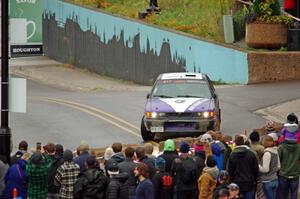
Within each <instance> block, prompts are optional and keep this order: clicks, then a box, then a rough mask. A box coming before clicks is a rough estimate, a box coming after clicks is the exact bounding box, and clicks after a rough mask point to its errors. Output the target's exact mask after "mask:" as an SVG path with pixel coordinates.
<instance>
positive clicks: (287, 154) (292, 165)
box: [278, 131, 300, 199]
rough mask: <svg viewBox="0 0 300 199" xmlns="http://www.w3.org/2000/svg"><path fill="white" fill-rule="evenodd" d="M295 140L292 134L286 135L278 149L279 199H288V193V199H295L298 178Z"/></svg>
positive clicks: (299, 152) (298, 154)
mask: <svg viewBox="0 0 300 199" xmlns="http://www.w3.org/2000/svg"><path fill="white" fill-rule="evenodd" d="M289 132H291V131H289ZM297 139H298V138H297V137H296V136H294V135H293V133H286V134H285V139H284V141H282V142H281V144H280V145H279V147H278V155H279V160H280V170H279V175H278V182H279V190H280V191H279V198H280V199H284V198H288V192H290V199H296V198H297V194H298V186H299V176H300V166H299V161H300V145H299V144H298V143H297Z"/></svg>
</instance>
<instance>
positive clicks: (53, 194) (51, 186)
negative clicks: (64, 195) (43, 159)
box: [44, 143, 64, 199]
mask: <svg viewBox="0 0 300 199" xmlns="http://www.w3.org/2000/svg"><path fill="white" fill-rule="evenodd" d="M44 150H45V152H46V153H47V154H48V155H49V156H50V157H51V159H52V167H51V170H50V173H49V175H48V195H47V198H48V199H59V189H60V187H59V186H57V185H55V183H54V179H55V175H56V173H57V169H58V167H59V166H60V165H62V164H63V163H64V159H63V157H62V154H58V153H56V146H55V145H54V144H53V143H48V144H47V145H46V146H44Z"/></svg>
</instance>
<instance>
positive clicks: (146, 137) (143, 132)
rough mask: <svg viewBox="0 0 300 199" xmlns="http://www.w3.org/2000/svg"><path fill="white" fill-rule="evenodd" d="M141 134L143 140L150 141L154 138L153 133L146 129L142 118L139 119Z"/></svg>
mask: <svg viewBox="0 0 300 199" xmlns="http://www.w3.org/2000/svg"><path fill="white" fill-rule="evenodd" d="M141 136H142V138H143V140H144V141H150V140H153V139H154V136H155V134H154V133H151V132H150V131H147V129H146V127H145V124H144V118H143V119H142V121H141Z"/></svg>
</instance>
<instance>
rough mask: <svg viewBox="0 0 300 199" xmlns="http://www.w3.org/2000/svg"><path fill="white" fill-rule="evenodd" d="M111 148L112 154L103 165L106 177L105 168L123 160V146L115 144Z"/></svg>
mask: <svg viewBox="0 0 300 199" xmlns="http://www.w3.org/2000/svg"><path fill="white" fill-rule="evenodd" d="M111 148H112V150H113V152H114V154H113V155H112V156H111V158H110V159H109V160H107V162H106V163H105V171H106V175H107V176H108V173H107V168H108V167H109V165H110V164H113V163H117V164H119V163H121V162H123V161H124V160H125V157H124V154H123V153H122V148H123V146H122V144H121V143H119V142H115V143H113V144H112V146H111Z"/></svg>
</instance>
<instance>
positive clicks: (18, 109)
mask: <svg viewBox="0 0 300 199" xmlns="http://www.w3.org/2000/svg"><path fill="white" fill-rule="evenodd" d="M26 101H27V82H26V79H24V78H16V77H9V103H8V106H9V112H15V113H26Z"/></svg>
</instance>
